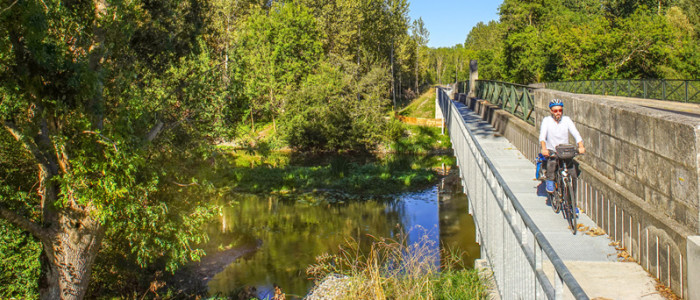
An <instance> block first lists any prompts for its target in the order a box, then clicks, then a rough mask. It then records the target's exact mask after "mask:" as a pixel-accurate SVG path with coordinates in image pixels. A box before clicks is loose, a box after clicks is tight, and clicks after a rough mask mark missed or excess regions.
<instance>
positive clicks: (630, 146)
mask: <svg viewBox="0 0 700 300" xmlns="http://www.w3.org/2000/svg"><path fill="white" fill-rule="evenodd" d="M534 95H535V112H534V114H535V126H532V125H530V124H527V123H526V122H524V121H522V120H520V119H519V118H517V117H515V116H513V115H510V114H509V113H507V112H505V111H503V110H501V109H500V108H498V107H497V106H495V105H492V104H490V103H488V102H487V101H484V100H478V99H473V98H472V99H468V100H467V105H468V106H469V108H470V109H472V110H473V111H475V112H477V113H478V114H480V115H481V117H482V118H483V119H484V120H487V121H488V122H489V123H491V124H492V125H493V126H494V127H495V128H496V129H497V130H498V132H499V133H501V134H502V135H504V136H505V137H506V138H507V139H508V140H509V141H511V143H513V144H514V145H515V146H516V147H517V148H518V149H519V150H520V151H521V152H523V154H525V156H526V157H527V158H528V159H530V160H534V157H535V156H536V155H537V153H539V142H538V136H539V125H540V122H541V121H542V118H543V117H544V116H546V115H549V109H548V107H547V105H548V102H549V100H551V99H552V98H559V99H562V101H563V102H564V107H565V115H568V116H570V117H571V118H572V120H573V121H574V122H575V123H576V126H577V128H578V129H579V131H580V132H581V135H582V136H583V138H584V144H585V145H586V150H587V153H586V155H584V156H581V157H579V158H577V160H579V162H580V169H581V170H582V174H581V176H580V177H579V189H578V191H577V198H578V201H579V207H581V209H582V210H583V211H584V212H585V213H586V214H588V215H589V216H590V217H591V218H592V219H593V220H594V221H595V222H596V223H597V225H598V226H599V227H600V228H602V229H603V230H605V231H606V232H607V233H608V234H609V235H610V236H611V237H613V238H614V239H615V240H617V241H619V242H620V243H621V246H622V247H624V248H625V249H626V251H627V252H628V253H629V254H630V257H631V258H632V259H634V260H635V261H636V262H638V263H639V264H640V265H641V266H642V267H643V268H644V269H646V270H647V271H648V272H649V273H650V274H652V275H653V276H655V277H657V279H659V281H661V282H662V283H664V284H665V285H666V286H669V287H670V288H671V289H672V290H673V291H674V292H675V293H677V294H678V295H679V296H681V297H684V298H688V299H700V298H697V297H698V296H697V295H698V293H699V292H700V288H696V289H695V290H691V289H689V286H691V285H692V286H695V287H700V275H696V274H700V269H699V268H700V256H699V255H700V246H698V245H700V238H698V237H697V236H698V233H700V224H699V221H698V220H699V219H700V212H699V207H700V205H699V204H700V203H699V202H700V192H699V189H698V187H699V186H700V178H699V177H700V176H698V175H699V174H700V164H699V161H700V155H698V153H699V152H700V151H699V150H700V119H697V118H692V117H689V116H685V115H679V114H675V113H672V112H668V111H663V110H656V109H653V108H648V107H643V106H638V105H633V104H629V103H625V102H624V101H622V102H618V101H610V100H606V99H603V98H601V97H596V96H595V95H579V94H571V93H565V92H559V91H553V90H547V89H538V90H535V91H534ZM571 142H572V143H573V140H572V141H571ZM691 241H692V242H691ZM691 273H693V274H692V275H691ZM692 283H695V285H693V284H692ZM691 292H692V293H691ZM693 293H694V294H693ZM693 295H695V296H693Z"/></svg>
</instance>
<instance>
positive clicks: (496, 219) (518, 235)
mask: <svg viewBox="0 0 700 300" xmlns="http://www.w3.org/2000/svg"><path fill="white" fill-rule="evenodd" d="M436 97H437V100H438V104H439V106H440V109H441V110H442V113H443V116H444V117H445V122H446V124H447V128H448V130H449V135H450V139H451V140H452V146H453V148H454V153H455V156H456V157H457V163H458V166H459V170H460V177H461V178H462V184H463V186H464V188H465V192H466V193H467V194H468V198H469V213H470V214H472V215H473V216H474V223H475V225H476V228H477V232H476V234H477V241H478V242H479V243H480V244H481V246H482V247H481V249H482V257H485V258H486V259H487V260H488V262H489V264H490V265H491V268H492V269H493V274H494V279H495V282H496V285H497V286H498V291H499V293H500V295H501V298H502V299H545V298H546V299H562V298H563V297H564V289H563V286H564V285H565V286H566V287H567V288H568V290H569V291H570V292H571V294H572V295H573V296H574V298H575V299H588V296H587V295H586V294H585V292H584V291H583V289H582V288H581V286H580V285H579V284H578V282H577V281H576V279H574V277H573V275H572V274H571V272H570V271H569V270H568V268H567V267H566V265H564V262H563V261H562V260H561V258H560V257H559V256H558V255H557V253H556V252H555V251H554V249H553V248H552V246H551V244H550V243H549V242H548V241H547V239H546V238H545V237H544V234H543V233H542V232H541V231H540V230H539V228H538V227H537V226H536V225H535V223H534V221H533V220H532V219H531V218H530V216H529V215H528V214H527V213H526V212H525V209H524V208H523V207H522V205H521V204H520V202H519V201H518V199H517V198H516V197H515V195H514V194H513V192H512V191H511V190H510V188H508V185H507V184H506V182H505V181H504V179H503V177H501V175H500V174H499V172H498V171H497V170H496V168H495V166H494V164H493V163H492V162H491V160H490V159H489V158H488V157H487V156H486V154H485V152H484V150H483V148H482V147H481V146H480V145H479V143H478V142H477V140H476V137H475V136H474V133H473V132H472V131H471V130H469V128H468V127H467V125H466V124H465V122H464V119H463V118H462V115H461V113H460V112H459V110H458V108H457V106H456V105H455V104H454V103H453V102H452V101H451V100H450V99H449V97H448V96H447V94H446V93H445V92H444V91H443V90H442V89H440V88H438V89H437V95H436ZM545 257H546V258H545ZM544 259H547V260H549V262H551V264H552V265H553V267H554V272H555V275H554V278H553V280H551V281H550V279H549V278H548V277H547V275H546V274H545V272H544V270H543V261H544ZM552 282H554V284H552Z"/></svg>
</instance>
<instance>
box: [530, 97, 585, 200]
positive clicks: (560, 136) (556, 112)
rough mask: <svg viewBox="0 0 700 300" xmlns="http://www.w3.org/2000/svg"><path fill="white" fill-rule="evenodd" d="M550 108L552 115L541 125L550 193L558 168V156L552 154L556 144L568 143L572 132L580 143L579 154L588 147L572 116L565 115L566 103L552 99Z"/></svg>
mask: <svg viewBox="0 0 700 300" xmlns="http://www.w3.org/2000/svg"><path fill="white" fill-rule="evenodd" d="M549 110H550V113H551V114H552V115H551V116H547V117H545V118H544V119H543V120H542V125H541V126H540V145H541V146H542V151H541V152H542V155H544V157H547V165H546V173H545V174H546V177H547V180H546V181H545V184H546V189H547V192H548V193H553V192H554V172H555V169H556V168H557V161H556V157H555V156H554V155H550V154H551V153H554V149H556V146H558V145H560V144H568V143H569V134H571V135H572V136H573V137H574V140H575V141H576V143H577V144H578V152H579V154H583V153H584V152H586V149H585V148H584V147H583V139H582V138H581V134H580V133H579V132H578V130H577V129H576V125H574V122H573V121H571V118H569V117H566V116H563V114H564V103H562V101H561V100H559V99H552V101H549Z"/></svg>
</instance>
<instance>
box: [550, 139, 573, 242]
mask: <svg viewBox="0 0 700 300" xmlns="http://www.w3.org/2000/svg"><path fill="white" fill-rule="evenodd" d="M550 155H551V154H550ZM553 155H554V156H555V157H556V160H557V168H556V169H555V172H554V193H547V200H548V201H549V202H550V203H551V204H552V210H554V213H559V211H561V212H562V216H563V217H564V219H566V220H567V222H568V223H569V226H571V231H572V233H573V234H574V235H575V234H576V232H577V229H578V228H576V226H577V219H578V214H577V208H576V193H575V190H576V187H575V184H576V183H575V182H574V178H573V176H572V175H571V174H570V173H569V170H572V172H576V166H575V165H574V157H575V156H576V155H578V149H576V147H575V146H574V145H568V144H565V145H559V146H557V147H556V150H555V151H554V153H553Z"/></svg>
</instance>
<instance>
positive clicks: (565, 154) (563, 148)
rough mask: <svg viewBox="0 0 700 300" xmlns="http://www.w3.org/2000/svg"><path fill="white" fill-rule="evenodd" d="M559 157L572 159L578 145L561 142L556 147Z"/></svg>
mask: <svg viewBox="0 0 700 300" xmlns="http://www.w3.org/2000/svg"><path fill="white" fill-rule="evenodd" d="M555 150H556V151H557V157H559V158H561V159H571V158H574V156H576V146H574V145H571V144H561V145H559V146H556V147H555Z"/></svg>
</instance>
